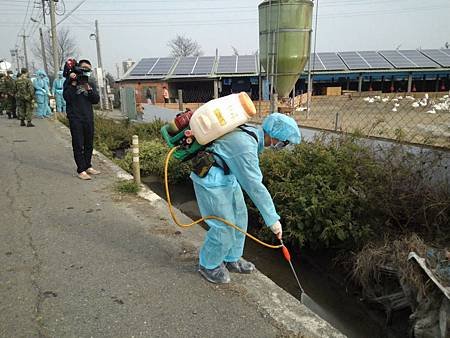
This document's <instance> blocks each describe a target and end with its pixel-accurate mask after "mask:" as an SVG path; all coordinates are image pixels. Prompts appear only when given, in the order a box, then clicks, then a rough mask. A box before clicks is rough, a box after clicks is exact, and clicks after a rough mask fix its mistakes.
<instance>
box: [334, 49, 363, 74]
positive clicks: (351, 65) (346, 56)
mask: <svg viewBox="0 0 450 338" xmlns="http://www.w3.org/2000/svg"><path fill="white" fill-rule="evenodd" d="M339 56H340V57H341V58H342V60H343V61H344V62H345V64H346V65H347V67H348V69H350V70H353V69H367V68H370V65H369V64H368V63H367V62H366V60H364V59H363V58H362V57H361V55H359V53H358V52H340V53H339Z"/></svg>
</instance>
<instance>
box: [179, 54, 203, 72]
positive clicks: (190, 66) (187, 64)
mask: <svg viewBox="0 0 450 338" xmlns="http://www.w3.org/2000/svg"><path fill="white" fill-rule="evenodd" d="M197 60H198V57H196V56H188V57H182V58H181V59H180V61H179V62H178V64H177V66H176V67H175V69H174V71H173V74H174V75H190V74H192V71H193V70H194V67H195V64H196V63H197Z"/></svg>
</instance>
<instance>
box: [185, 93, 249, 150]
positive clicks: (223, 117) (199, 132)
mask: <svg viewBox="0 0 450 338" xmlns="http://www.w3.org/2000/svg"><path fill="white" fill-rule="evenodd" d="M255 115H256V108H255V105H254V104H253V101H252V100H251V99H250V97H249V96H248V95H247V93H245V92H242V93H239V94H231V95H228V96H225V97H221V98H220V99H215V100H212V101H209V102H207V103H205V104H204V105H203V106H201V107H200V108H198V109H197V110H196V111H195V112H194V114H193V115H192V117H191V120H190V121H189V126H190V128H191V130H192V132H193V134H194V137H195V139H196V140H197V142H198V143H200V144H201V145H205V144H208V143H210V142H212V141H214V140H216V139H218V138H219V137H221V136H223V135H225V134H227V133H229V132H230V131H232V130H233V129H235V128H236V127H238V126H240V125H241V124H244V123H246V122H247V121H248V120H249V118H251V117H252V116H255Z"/></svg>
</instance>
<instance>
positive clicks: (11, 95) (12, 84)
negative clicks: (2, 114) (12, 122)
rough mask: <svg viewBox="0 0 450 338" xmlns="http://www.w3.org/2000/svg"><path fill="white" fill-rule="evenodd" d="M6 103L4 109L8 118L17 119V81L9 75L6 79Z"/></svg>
mask: <svg viewBox="0 0 450 338" xmlns="http://www.w3.org/2000/svg"><path fill="white" fill-rule="evenodd" d="M4 88H5V94H6V95H5V103H4V108H5V110H6V114H8V118H12V117H14V118H17V115H16V81H15V80H14V79H13V78H12V77H11V76H10V74H8V75H7V76H6V77H5V78H4Z"/></svg>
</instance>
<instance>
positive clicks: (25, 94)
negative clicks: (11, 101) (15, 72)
mask: <svg viewBox="0 0 450 338" xmlns="http://www.w3.org/2000/svg"><path fill="white" fill-rule="evenodd" d="M16 98H17V99H18V100H23V101H28V102H31V101H33V100H34V87H33V83H32V82H31V80H30V79H29V78H28V76H27V75H21V76H20V77H19V79H18V80H17V81H16Z"/></svg>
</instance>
